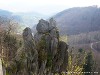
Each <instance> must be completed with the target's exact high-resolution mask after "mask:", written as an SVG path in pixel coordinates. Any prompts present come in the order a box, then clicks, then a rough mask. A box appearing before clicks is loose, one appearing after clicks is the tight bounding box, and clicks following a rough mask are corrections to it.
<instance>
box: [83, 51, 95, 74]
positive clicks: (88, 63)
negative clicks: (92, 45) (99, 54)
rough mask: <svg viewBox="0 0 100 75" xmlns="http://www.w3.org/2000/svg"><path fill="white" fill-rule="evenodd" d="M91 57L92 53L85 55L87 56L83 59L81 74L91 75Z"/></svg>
mask: <svg viewBox="0 0 100 75" xmlns="http://www.w3.org/2000/svg"><path fill="white" fill-rule="evenodd" d="M93 63H94V62H93V56H92V53H91V52H89V53H87V56H86V58H85V64H84V65H83V72H86V73H84V74H85V75H91V73H89V72H92V68H93Z"/></svg>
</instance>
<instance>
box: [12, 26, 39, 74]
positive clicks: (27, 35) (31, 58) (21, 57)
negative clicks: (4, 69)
mask: <svg viewBox="0 0 100 75" xmlns="http://www.w3.org/2000/svg"><path fill="white" fill-rule="evenodd" d="M13 64H14V65H12V63H11V65H10V66H12V67H13V66H15V70H14V71H13V68H10V70H12V71H13V74H11V75H33V74H35V75H37V72H38V52H37V50H36V48H35V44H34V40H33V37H32V32H31V29H30V28H25V29H24V31H23V45H22V47H21V48H20V49H19V50H18V51H17V55H16V57H15V59H14V60H13ZM15 73H16V74H15Z"/></svg>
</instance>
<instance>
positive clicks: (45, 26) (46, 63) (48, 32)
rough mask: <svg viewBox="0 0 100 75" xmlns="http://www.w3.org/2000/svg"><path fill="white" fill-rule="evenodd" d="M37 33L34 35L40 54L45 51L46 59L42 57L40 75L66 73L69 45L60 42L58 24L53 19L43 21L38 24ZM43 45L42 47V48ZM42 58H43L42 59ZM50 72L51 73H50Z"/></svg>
mask: <svg viewBox="0 0 100 75" xmlns="http://www.w3.org/2000/svg"><path fill="white" fill-rule="evenodd" d="M36 29H37V33H36V34H35V35H34V41H35V45H36V47H37V50H38V53H39V54H41V53H40V52H41V51H43V52H44V54H43V55H42V56H45V57H46V58H45V59H44V60H43V59H41V58H40V57H38V59H40V61H41V62H40V64H39V65H40V66H39V71H40V75H44V73H45V72H46V75H48V74H50V73H55V72H61V71H66V68H67V63H68V52H67V49H68V48H67V47H68V46H67V44H66V43H64V42H60V41H59V32H58V29H57V27H56V22H55V21H54V20H53V18H51V19H50V20H49V22H48V21H45V20H43V19H41V20H40V21H39V23H38V24H37V27H36ZM40 45H42V47H40ZM42 56H41V57H42ZM47 70H49V73H48V71H47ZM41 72H42V73H41Z"/></svg>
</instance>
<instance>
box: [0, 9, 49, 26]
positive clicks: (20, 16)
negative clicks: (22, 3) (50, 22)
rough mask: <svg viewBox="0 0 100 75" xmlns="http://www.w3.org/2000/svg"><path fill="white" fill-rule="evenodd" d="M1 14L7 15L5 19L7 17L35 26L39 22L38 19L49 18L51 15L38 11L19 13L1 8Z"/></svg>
mask: <svg viewBox="0 0 100 75" xmlns="http://www.w3.org/2000/svg"><path fill="white" fill-rule="evenodd" d="M0 16H1V17H5V20H6V19H7V18H9V19H14V20H16V21H18V22H19V23H21V24H22V25H24V26H25V27H26V26H27V27H33V26H34V25H35V24H37V23H38V20H40V19H41V18H43V19H47V18H48V17H49V16H48V15H43V14H40V13H37V12H27V13H24V12H21V13H20V12H19V13H13V12H10V11H7V10H2V9H0Z"/></svg>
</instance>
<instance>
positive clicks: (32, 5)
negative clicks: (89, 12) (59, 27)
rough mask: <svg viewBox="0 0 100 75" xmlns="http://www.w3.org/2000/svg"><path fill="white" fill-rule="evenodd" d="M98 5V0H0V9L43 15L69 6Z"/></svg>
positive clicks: (99, 0)
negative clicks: (33, 12)
mask: <svg viewBox="0 0 100 75" xmlns="http://www.w3.org/2000/svg"><path fill="white" fill-rule="evenodd" d="M92 5H98V6H100V0H0V9H4V10H9V11H12V12H32V11H35V12H38V13H42V14H45V15H48V14H53V13H57V12H59V11H62V10H64V9H67V8H70V7H83V6H92Z"/></svg>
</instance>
